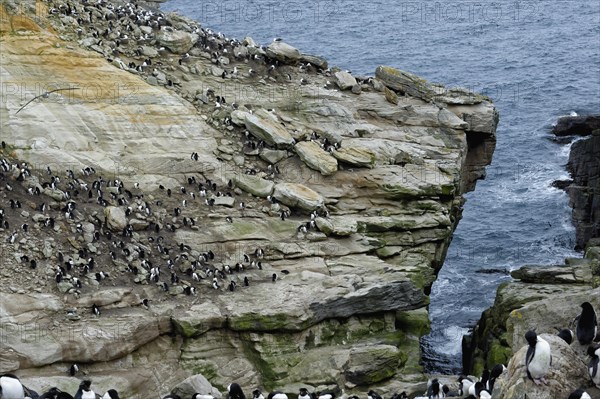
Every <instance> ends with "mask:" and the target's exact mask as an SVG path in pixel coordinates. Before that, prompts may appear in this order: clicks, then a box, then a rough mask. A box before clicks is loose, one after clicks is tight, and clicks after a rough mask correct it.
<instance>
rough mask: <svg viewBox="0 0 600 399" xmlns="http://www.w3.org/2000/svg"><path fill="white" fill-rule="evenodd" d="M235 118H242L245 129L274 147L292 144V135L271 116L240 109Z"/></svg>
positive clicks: (285, 146)
mask: <svg viewBox="0 0 600 399" xmlns="http://www.w3.org/2000/svg"><path fill="white" fill-rule="evenodd" d="M236 118H237V119H238V120H241V119H242V118H243V120H244V124H245V125H246V129H248V131H249V132H250V133H252V135H254V136H255V137H257V138H259V139H260V140H264V141H265V142H266V143H267V144H268V145H271V146H274V147H276V148H287V147H291V146H292V145H293V144H294V138H293V137H292V135H291V134H289V133H288V131H287V130H286V129H285V128H284V127H283V126H281V124H279V123H277V122H276V121H275V120H273V119H272V117H271V116H269V115H266V114H265V113H263V112H256V113H255V114H250V113H248V112H243V111H242V112H238V113H237V114H236Z"/></svg>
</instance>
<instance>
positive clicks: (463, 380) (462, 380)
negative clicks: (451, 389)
mask: <svg viewBox="0 0 600 399" xmlns="http://www.w3.org/2000/svg"><path fill="white" fill-rule="evenodd" d="M472 385H473V381H471V379H470V378H469V377H465V376H462V375H461V376H460V377H458V394H459V395H460V396H464V395H468V394H469V389H470V388H471V386H472Z"/></svg>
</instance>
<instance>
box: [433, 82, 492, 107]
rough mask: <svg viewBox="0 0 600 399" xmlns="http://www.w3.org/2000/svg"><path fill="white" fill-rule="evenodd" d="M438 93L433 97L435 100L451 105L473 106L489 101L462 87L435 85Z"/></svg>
mask: <svg viewBox="0 0 600 399" xmlns="http://www.w3.org/2000/svg"><path fill="white" fill-rule="evenodd" d="M437 87H438V90H437V91H438V93H440V94H437V95H436V96H435V100H436V101H439V102H443V103H446V104H449V105H450V104H452V105H473V104H479V103H480V102H483V101H484V100H489V99H488V98H487V97H485V96H482V95H481V94H477V93H473V92H472V91H469V90H467V89H465V88H462V87H453V88H450V89H448V88H446V87H445V86H442V85H437Z"/></svg>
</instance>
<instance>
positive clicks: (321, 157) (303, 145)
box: [294, 141, 338, 176]
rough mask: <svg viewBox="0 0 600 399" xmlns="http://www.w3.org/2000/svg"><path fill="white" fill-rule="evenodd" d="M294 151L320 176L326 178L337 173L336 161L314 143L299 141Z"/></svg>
mask: <svg viewBox="0 0 600 399" xmlns="http://www.w3.org/2000/svg"><path fill="white" fill-rule="evenodd" d="M294 149H295V150H296V153H297V154H298V156H299V157H300V159H302V161H303V162H304V163H305V164H306V165H307V166H308V167H309V168H311V169H314V170H318V171H319V172H321V174H322V175H324V176H328V175H331V174H334V173H335V172H336V171H337V168H338V164H337V160H336V159H335V158H334V157H332V156H331V154H330V153H328V152H327V151H325V150H323V149H322V148H321V146H319V144H317V143H315V142H314V141H301V142H299V143H297V144H296V145H295V146H294Z"/></svg>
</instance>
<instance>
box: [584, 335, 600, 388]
mask: <svg viewBox="0 0 600 399" xmlns="http://www.w3.org/2000/svg"><path fill="white" fill-rule="evenodd" d="M587 352H588V355H590V356H591V357H592V360H591V361H590V363H589V364H588V371H589V373H590V377H591V378H592V382H593V383H594V385H596V388H598V389H600V370H598V369H599V368H600V345H592V346H590V347H589V348H588V350H587Z"/></svg>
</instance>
